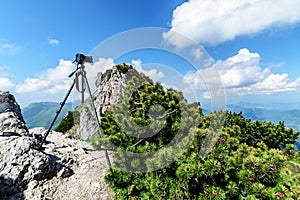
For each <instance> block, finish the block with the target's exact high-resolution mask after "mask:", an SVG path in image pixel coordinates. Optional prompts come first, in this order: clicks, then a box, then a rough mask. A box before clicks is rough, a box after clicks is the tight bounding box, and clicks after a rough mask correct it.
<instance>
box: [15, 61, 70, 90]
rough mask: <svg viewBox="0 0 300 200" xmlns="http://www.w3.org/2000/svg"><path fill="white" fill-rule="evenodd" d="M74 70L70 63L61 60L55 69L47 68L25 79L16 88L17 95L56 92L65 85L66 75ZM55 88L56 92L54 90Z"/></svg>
mask: <svg viewBox="0 0 300 200" xmlns="http://www.w3.org/2000/svg"><path fill="white" fill-rule="evenodd" d="M73 70H74V65H73V64H72V62H71V61H68V60H63V59H61V60H60V61H59V65H58V66H57V67H56V68H49V69H47V70H46V71H43V72H41V73H39V74H38V75H37V77H34V78H26V79H25V81H24V82H23V83H19V84H18V85H17V86H16V92H17V93H30V92H36V91H43V92H51V93H55V92H58V91H59V89H63V88H64V87H62V85H66V81H67V80H68V75H69V74H70V73H71V72H72V71H73ZM54 88H57V90H54Z"/></svg>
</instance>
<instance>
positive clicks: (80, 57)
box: [69, 53, 93, 78]
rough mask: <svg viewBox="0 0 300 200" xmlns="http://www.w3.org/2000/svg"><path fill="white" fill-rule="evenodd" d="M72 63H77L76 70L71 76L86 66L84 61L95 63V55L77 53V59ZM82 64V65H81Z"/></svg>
mask: <svg viewBox="0 0 300 200" xmlns="http://www.w3.org/2000/svg"><path fill="white" fill-rule="evenodd" d="M72 63H77V66H76V69H75V71H73V72H72V73H71V74H70V75H69V78H71V77H72V76H73V75H74V74H75V73H76V72H77V71H78V70H79V69H82V68H84V65H83V63H93V57H92V56H85V55H83V54H81V53H77V54H76V55H75V60H74V61H73V62H72ZM79 65H80V66H79Z"/></svg>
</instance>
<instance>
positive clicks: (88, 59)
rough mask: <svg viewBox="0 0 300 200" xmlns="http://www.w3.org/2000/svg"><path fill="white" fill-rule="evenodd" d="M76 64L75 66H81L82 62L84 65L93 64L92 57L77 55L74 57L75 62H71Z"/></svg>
mask: <svg viewBox="0 0 300 200" xmlns="http://www.w3.org/2000/svg"><path fill="white" fill-rule="evenodd" d="M74 62H77V64H83V63H84V62H86V63H93V57H92V56H85V55H83V54H81V53H77V54H76V56H75V60H74V61H73V63H74Z"/></svg>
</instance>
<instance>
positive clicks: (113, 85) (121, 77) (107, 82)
mask: <svg viewBox="0 0 300 200" xmlns="http://www.w3.org/2000/svg"><path fill="white" fill-rule="evenodd" d="M119 66H126V65H125V64H122V65H119ZM126 80H127V74H126V73H122V71H120V70H118V69H117V66H114V67H113V69H111V70H107V71H106V72H105V73H101V72H100V73H98V75H97V79H96V83H95V84H96V88H97V89H96V92H95V93H94V97H95V105H96V108H98V112H99V113H101V114H103V113H104V112H105V111H106V110H107V109H108V108H109V107H110V105H112V104H115V103H117V102H118V101H119V99H120V95H121V94H123V93H124V90H125V87H126Z"/></svg>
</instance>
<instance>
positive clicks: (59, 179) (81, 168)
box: [0, 92, 111, 200]
mask: <svg viewBox="0 0 300 200" xmlns="http://www.w3.org/2000/svg"><path fill="white" fill-rule="evenodd" d="M45 133H46V130H45V129H44V128H34V129H30V130H28V129H27V127H26V125H25V123H24V120H23V117H22V114H21V110H20V107H19V105H18V103H17V102H16V101H15V98H14V97H13V95H11V94H10V93H9V92H0V199H1V200H2V199H4V200H6V199H8V200H10V199H11V200H14V199H16V200H18V199H30V200H31V199H36V200H40V199H110V196H111V192H110V189H109V188H108V187H107V185H106V184H105V183H104V181H103V177H104V174H105V171H106V168H107V166H106V161H105V158H104V152H102V151H94V150H93V149H92V147H91V146H90V144H88V143H86V142H83V141H79V140H75V139H73V137H71V136H70V135H67V134H62V133H59V132H54V131H52V132H51V133H50V134H49V136H48V137H47V140H46V142H45V144H44V145H43V151H40V150H38V148H37V147H38V146H39V144H40V142H41V138H42V137H43V136H44V134H45Z"/></svg>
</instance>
